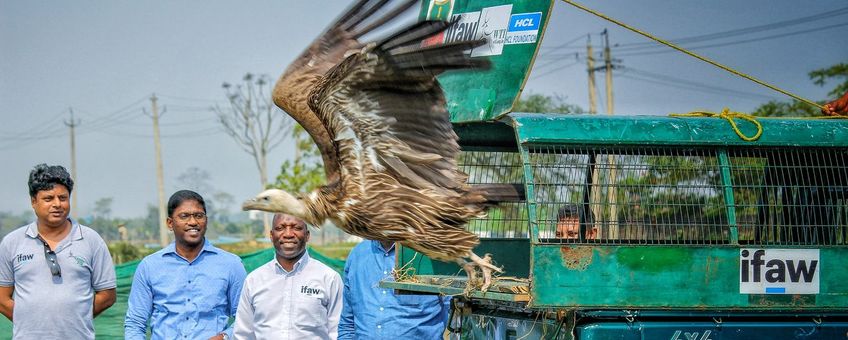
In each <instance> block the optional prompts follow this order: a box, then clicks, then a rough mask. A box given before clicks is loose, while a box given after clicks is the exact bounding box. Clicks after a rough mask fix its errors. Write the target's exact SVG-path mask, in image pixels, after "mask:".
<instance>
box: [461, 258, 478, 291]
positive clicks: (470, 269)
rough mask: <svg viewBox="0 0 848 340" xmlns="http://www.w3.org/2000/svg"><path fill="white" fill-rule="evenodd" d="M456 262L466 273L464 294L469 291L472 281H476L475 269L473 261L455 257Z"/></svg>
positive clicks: (472, 285)
mask: <svg viewBox="0 0 848 340" xmlns="http://www.w3.org/2000/svg"><path fill="white" fill-rule="evenodd" d="M456 263H457V264H459V266H460V267H462V269H465V272H466V273H467V274H468V280H467V281H465V295H468V294H469V293H471V289H472V288H473V287H474V283H475V282H477V269H476V268H474V263H472V262H468V261H465V259H463V258H461V257H460V258H457V259H456Z"/></svg>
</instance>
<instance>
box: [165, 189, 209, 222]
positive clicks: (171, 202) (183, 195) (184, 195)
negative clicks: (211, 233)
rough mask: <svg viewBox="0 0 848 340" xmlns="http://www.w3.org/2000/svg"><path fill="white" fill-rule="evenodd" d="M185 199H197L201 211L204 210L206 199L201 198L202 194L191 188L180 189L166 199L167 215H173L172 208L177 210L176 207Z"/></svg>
mask: <svg viewBox="0 0 848 340" xmlns="http://www.w3.org/2000/svg"><path fill="white" fill-rule="evenodd" d="M185 201H197V203H200V206H202V207H203V212H206V201H204V200H203V196H200V194H198V193H196V192H194V191H191V190H180V191H177V192H175V193H174V194H173V195H171V198H169V199H168V216H171V215H173V214H174V210H177V207H179V206H180V204H183V202H185Z"/></svg>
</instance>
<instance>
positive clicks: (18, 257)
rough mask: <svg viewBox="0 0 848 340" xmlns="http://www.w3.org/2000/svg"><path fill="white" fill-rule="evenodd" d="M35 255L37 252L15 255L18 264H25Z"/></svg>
mask: <svg viewBox="0 0 848 340" xmlns="http://www.w3.org/2000/svg"><path fill="white" fill-rule="evenodd" d="M33 256H35V254H18V255H15V260H18V264H23V263H27V262H29V261H30V260H32V258H33Z"/></svg>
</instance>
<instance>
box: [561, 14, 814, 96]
mask: <svg viewBox="0 0 848 340" xmlns="http://www.w3.org/2000/svg"><path fill="white" fill-rule="evenodd" d="M562 1H564V2H566V3H568V4H569V5H572V6H574V7H577V8H579V9H582V10H584V11H586V12H589V13H591V14H594V15H596V16H599V17H601V18H603V19H606V20H608V21H610V22H612V23H614V24H616V25H619V26H621V27H624V28H626V29H629V30H631V31H633V32H636V33H639V34H641V35H643V36H645V37H648V38H649V39H652V40H654V41H657V42H659V43H661V44H663V45H666V46H668V47H671V48H673V49H675V50H678V51H680V52H683V53H686V54H688V55H690V56H692V57H695V58H697V59H700V60H701V61H704V62H707V63H710V64H712V65H713V66H716V67H718V68H720V69H722V70H725V71H727V72H730V73H733V74H735V75H737V76H740V77H742V78H745V79H748V80H750V81H753V82H755V83H757V84H760V85H762V86H765V87H767V88H770V89H772V90H775V91H777V92H780V93H782V94H785V95H787V96H790V97H792V98H795V99H796V100H799V101H802V102H804V103H807V104H810V105H812V106H815V107H817V108H819V109H824V107H822V105H819V104H818V103H816V102H813V101H811V100H808V99H805V98H801V97H800V96H797V95H794V94H792V93H789V92H787V91H784V90H782V89H780V88H778V87H776V86H773V85H770V84H767V83H765V82H763V81H761V80H759V79H757V78H754V77H752V76H749V75H747V74H744V73H741V72H739V71H736V70H734V69H732V68H730V67H727V66H724V65H722V64H719V63H717V62H715V61H712V60H710V59H707V58H706V57H702V56H700V55H698V54H695V53H693V52H689V51H687V50H685V49H683V48H681V47H678V46H677V45H674V44H672V43H670V42H668V41H665V40H663V39H660V38H657V37H655V36H653V35H651V34H648V33H645V32H642V31H641V30H639V29H637V28H634V27H630V26H628V25H627V24H625V23H622V22H620V21H618V20H615V19H613V18H610V17H608V16H606V15H604V14H602V13H600V12H596V11H594V10H591V9H589V8H586V7H584V6H583V5H581V4H578V3H576V2H574V1H572V0H562Z"/></svg>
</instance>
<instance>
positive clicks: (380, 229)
mask: <svg viewBox="0 0 848 340" xmlns="http://www.w3.org/2000/svg"><path fill="white" fill-rule="evenodd" d="M388 2H390V0H375V1H369V0H363V1H360V2H358V3H356V4H355V5H353V6H352V7H351V9H349V10H348V11H347V12H346V13H345V14H344V15H342V16H341V18H340V19H338V20H337V21H336V22H335V23H334V24H333V25H331V26H330V28H329V29H328V30H327V32H326V33H324V34H323V35H322V36H321V37H320V38H318V40H316V41H315V42H314V43H313V44H312V45H310V46H309V48H308V49H307V50H306V52H304V54H303V55H302V56H301V57H300V59H298V60H297V61H296V62H295V63H294V64H292V65H291V66H290V67H289V68H288V69H287V70H286V72H285V74H283V76H282V77H281V78H280V80H279V82H278V83H277V85H276V87H275V89H274V101H275V103H277V105H278V106H280V107H281V108H283V109H284V110H285V111H287V112H288V113H289V114H290V115H291V116H292V117H294V118H295V119H296V120H297V121H298V122H299V123H300V124H301V125H302V126H303V127H304V128H305V129H306V131H307V132H308V133H309V134H310V135H311V136H312V138H313V140H314V141H315V143H316V144H318V147H319V149H320V150H321V153H322V156H323V158H324V166H325V169H326V170H327V185H325V186H322V187H320V188H318V189H316V190H313V191H312V192H310V193H307V194H302V195H298V196H295V195H292V194H290V193H287V192H285V191H282V190H277V189H269V190H266V191H263V192H262V193H260V194H259V195H257V196H256V197H255V198H253V199H250V200H247V201H246V202H245V203H244V204H243V205H242V208H243V209H245V210H264V211H269V212H280V213H285V214H291V215H294V216H296V217H298V218H301V219H303V220H305V221H307V222H309V223H312V224H313V225H321V224H323V222H324V221H325V220H328V219H330V220H332V222H333V223H335V224H336V226H338V227H339V228H341V229H343V230H345V231H346V232H348V233H351V234H354V235H357V236H360V237H363V238H367V239H372V240H380V241H391V242H400V243H401V244H403V245H404V246H409V247H411V248H412V249H415V250H417V251H419V252H421V253H423V254H425V255H427V256H431V257H432V258H435V259H439V260H445V261H454V260H455V261H457V263H459V264H460V265H462V266H463V268H464V269H465V270H466V272H467V273H468V276H469V281H468V283H469V285H470V284H471V283H472V282H474V281H475V279H474V277H475V276H476V269H475V268H479V269H480V270H481V272H482V273H483V278H484V281H483V282H484V283H483V285H482V288H481V289H483V290H485V289H486V288H487V287H488V285H489V283H490V282H491V272H492V271H501V269H500V268H498V267H496V266H494V265H493V264H492V263H491V260H490V259H489V258H488V257H487V256H484V257H483V258H481V257H479V256H477V255H476V254H474V252H473V251H472V249H473V248H474V247H475V246H476V245H477V244H478V243H479V238H478V237H477V235H476V234H474V233H471V232H469V231H467V230H465V228H464V226H465V224H466V223H467V222H468V221H469V220H470V219H472V218H476V217H480V216H483V215H484V214H485V211H486V209H487V208H488V207H489V206H491V201H490V200H489V199H490V197H491V196H492V194H493V193H495V192H494V191H493V190H490V189H488V188H487V189H481V188H479V187H473V188H472V187H469V186H468V185H467V184H466V179H467V175H466V174H464V173H463V172H461V171H460V170H459V169H458V168H457V164H456V158H457V156H458V154H459V151H460V149H459V144H458V143H457V142H458V137H457V135H456V134H455V133H454V131H453V128H452V126H451V122H450V117H449V114H448V112H447V109H446V103H445V96H444V93H443V92H442V88H441V87H440V86H439V82H438V81H437V80H436V75H438V74H440V73H441V72H444V71H447V70H463V69H465V70H468V69H484V68H488V67H489V60H488V59H486V58H471V57H470V55H469V53H467V51H468V50H470V49H472V48H474V47H477V46H481V45H483V44H485V40H482V39H481V40H466V41H457V42H451V43H446V44H442V43H436V44H424V41H425V40H426V41H431V39H428V38H431V37H433V36H434V35H436V34H439V33H441V32H443V31H444V30H445V29H447V28H448V27H450V25H453V24H455V23H456V22H444V21H422V22H418V23H416V24H414V25H412V26H410V27H408V28H405V29H400V30H397V31H396V32H395V33H393V34H391V35H389V36H388V37H386V38H384V39H382V40H380V41H377V42H374V43H368V44H363V43H360V42H359V41H358V40H357V39H358V38H359V37H360V36H361V35H362V34H364V33H367V32H369V31H371V30H373V29H374V28H376V27H380V26H382V25H384V24H385V23H386V22H388V21H389V20H390V19H391V18H393V17H395V16H396V15H397V12H399V11H402V10H404V9H406V8H408V7H409V6H411V5H412V4H413V3H415V2H417V1H408V2H405V3H403V4H402V5H400V6H397V8H396V9H392V10H386V11H384V12H386V14H385V15H383V16H380V17H379V18H375V19H372V18H370V17H371V16H374V17H377V15H374V13H375V12H378V10H379V9H380V8H382V7H384V5H385V4H386V3H388ZM307 95H308V96H307ZM465 258H467V259H469V260H471V262H466V261H465Z"/></svg>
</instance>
